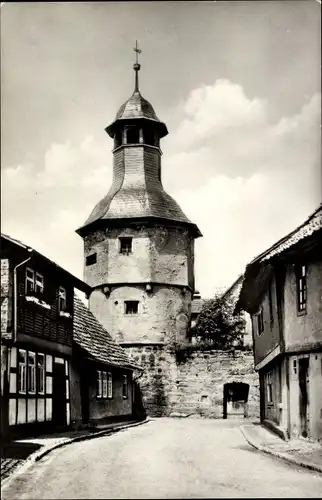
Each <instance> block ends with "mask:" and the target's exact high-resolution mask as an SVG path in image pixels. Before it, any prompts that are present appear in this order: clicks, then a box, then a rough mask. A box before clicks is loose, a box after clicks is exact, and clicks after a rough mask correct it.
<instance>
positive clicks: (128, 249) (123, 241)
mask: <svg viewBox="0 0 322 500" xmlns="http://www.w3.org/2000/svg"><path fill="white" fill-rule="evenodd" d="M119 240H120V253H122V254H123V255H129V254H130V253H132V238H119Z"/></svg>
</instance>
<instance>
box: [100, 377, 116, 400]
mask: <svg viewBox="0 0 322 500" xmlns="http://www.w3.org/2000/svg"><path fill="white" fill-rule="evenodd" d="M112 384H113V381H112V373H111V372H107V371H105V370H96V399H99V400H102V399H105V400H106V399H112V398H113V385H112Z"/></svg>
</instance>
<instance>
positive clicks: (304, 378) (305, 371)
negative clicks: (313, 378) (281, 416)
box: [299, 358, 309, 437]
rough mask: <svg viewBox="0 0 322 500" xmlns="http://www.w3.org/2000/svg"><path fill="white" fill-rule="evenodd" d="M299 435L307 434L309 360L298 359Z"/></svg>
mask: <svg viewBox="0 0 322 500" xmlns="http://www.w3.org/2000/svg"><path fill="white" fill-rule="evenodd" d="M299 386H300V425H301V435H302V436H303V437H308V434H309V358H302V359H299Z"/></svg>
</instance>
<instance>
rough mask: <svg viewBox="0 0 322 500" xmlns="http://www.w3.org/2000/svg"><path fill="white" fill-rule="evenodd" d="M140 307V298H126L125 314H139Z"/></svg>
mask: <svg viewBox="0 0 322 500" xmlns="http://www.w3.org/2000/svg"><path fill="white" fill-rule="evenodd" d="M138 309H139V301H138V300H126V301H125V314H137V313H138Z"/></svg>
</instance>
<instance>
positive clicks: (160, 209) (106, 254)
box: [77, 48, 201, 415]
mask: <svg viewBox="0 0 322 500" xmlns="http://www.w3.org/2000/svg"><path fill="white" fill-rule="evenodd" d="M135 50H136V53H137V54H138V52H140V51H139V50H138V49H137V48H136V49H135ZM137 54H136V55H137ZM133 67H134V71H135V86H134V92H133V94H132V96H131V97H130V98H129V99H128V100H127V101H126V102H125V103H124V104H123V105H122V106H121V107H120V109H119V111H118V112H117V114H116V117H115V119H114V121H113V122H112V123H111V124H110V125H109V126H108V127H107V128H106V129H105V130H106V132H107V134H108V135H109V136H110V137H111V138H112V140H113V141H114V144H113V152H112V154H113V182H112V186H111V187H110V190H109V191H108V193H107V195H106V196H105V197H104V198H103V199H102V200H101V201H99V203H98V204H97V205H96V206H95V208H94V209H93V211H92V212H91V214H90V215H89V217H88V219H87V220H86V222H85V224H84V225H83V226H82V227H81V228H79V229H78V230H77V233H78V234H79V235H80V236H81V237H82V238H83V240H84V259H85V263H84V264H85V266H84V267H85V271H84V279H85V281H86V282H87V283H88V284H89V285H90V286H91V287H93V291H92V293H91V295H90V297H89V308H90V310H91V311H92V312H93V313H94V314H95V316H96V317H97V318H98V320H99V321H100V322H101V323H102V324H103V325H104V327H105V328H106V329H107V330H108V331H109V332H110V334H111V335H112V336H113V338H114V339H115V340H116V341H118V342H119V343H120V344H121V345H122V346H124V347H126V348H128V349H129V350H130V352H131V354H132V355H133V357H134V358H135V359H136V360H137V361H139V362H140V363H141V364H142V365H143V366H144V368H145V373H144V375H143V377H142V379H141V381H140V385H141V390H142V392H143V397H144V401H145V406H146V409H147V411H148V413H150V414H152V415H153V414H154V415H160V414H163V415H166V414H169V413H170V411H171V406H172V403H171V400H172V395H173V391H175V388H176V380H175V379H176V363H175V356H174V354H173V349H172V346H173V345H174V344H175V343H180V342H182V341H184V340H185V339H186V335H187V328H188V326H189V323H190V315H191V299H192V295H193V292H194V240H195V238H197V237H199V236H201V233H200V231H199V229H198V227H197V226H196V225H195V224H193V223H192V222H191V221H190V220H189V219H188V218H187V217H186V216H185V214H184V213H183V212H182V210H181V208H180V207H179V205H178V204H177V203H176V202H175V201H174V199H173V198H171V196H169V195H168V194H167V193H166V192H165V191H164V189H163V186H162V179H161V155H162V152H161V149H160V140H161V139H162V138H163V137H164V136H166V135H167V134H168V130H167V127H166V125H165V124H164V123H163V122H161V121H160V120H159V119H158V117H157V115H156V114H155V112H154V109H153V107H152V105H151V104H150V103H149V102H148V101H147V100H145V99H144V98H143V97H142V95H141V93H140V90H139V77H138V75H139V70H140V64H139V63H138V60H136V63H135V64H134V66H133Z"/></svg>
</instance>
